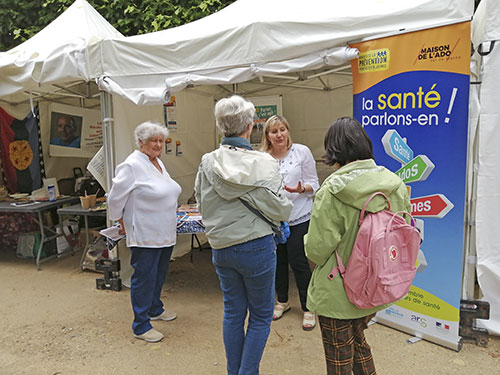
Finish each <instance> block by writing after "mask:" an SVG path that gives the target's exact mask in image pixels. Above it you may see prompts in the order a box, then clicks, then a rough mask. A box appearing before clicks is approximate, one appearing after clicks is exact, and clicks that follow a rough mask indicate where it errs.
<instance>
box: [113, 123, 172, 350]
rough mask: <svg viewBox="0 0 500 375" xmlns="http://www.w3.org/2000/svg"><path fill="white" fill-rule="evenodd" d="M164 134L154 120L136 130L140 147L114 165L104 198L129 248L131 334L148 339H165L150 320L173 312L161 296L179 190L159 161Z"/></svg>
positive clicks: (170, 247)
mask: <svg viewBox="0 0 500 375" xmlns="http://www.w3.org/2000/svg"><path fill="white" fill-rule="evenodd" d="M167 135H168V130H167V129H166V128H165V127H164V126H161V125H160V124H156V123H152V122H144V123H142V124H140V125H139V126H138V127H137V128H136V129H135V131H134V136H135V140H136V144H137V146H138V147H139V150H135V151H134V152H133V153H132V154H130V155H129V156H128V157H127V158H126V159H125V161H124V162H123V163H121V164H119V165H118V166H117V167H116V173H115V178H113V186H112V188H111V191H110V192H109V194H108V199H107V201H108V214H109V218H110V220H118V221H119V223H120V226H121V231H122V232H123V234H126V238H127V246H128V247H129V248H130V252H131V259H130V264H131V266H132V267H133V269H134V273H133V274H132V278H131V283H130V298H131V302H132V309H133V311H134V322H133V323H132V330H133V332H134V336H135V337H137V338H139V339H142V340H145V341H147V342H157V341H160V340H161V339H162V338H163V334H162V333H161V332H158V331H157V330H155V329H154V328H153V327H152V325H151V322H150V321H151V320H166V321H168V320H173V319H175V318H176V317H177V315H176V314H175V313H174V312H169V311H165V310H164V309H163V303H162V302H161V300H160V294H161V289H162V286H163V284H164V283H165V279H166V277H167V273H168V266H169V263H170V257H171V255H172V250H173V247H174V245H175V241H176V209H177V199H178V197H179V195H180V193H181V187H180V186H179V184H177V182H175V181H174V180H172V178H171V177H170V175H169V174H168V172H167V170H166V169H165V166H164V165H163V163H162V161H161V160H160V155H161V153H162V149H163V147H164V144H165V143H164V141H165V138H166V137H167Z"/></svg>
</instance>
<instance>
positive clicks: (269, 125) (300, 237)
mask: <svg viewBox="0 0 500 375" xmlns="http://www.w3.org/2000/svg"><path fill="white" fill-rule="evenodd" d="M261 150H262V151H265V152H268V153H269V154H271V156H273V157H274V158H275V159H276V160H278V162H279V167H280V173H281V175H282V176H283V179H284V182H285V190H286V196H287V198H288V199H289V200H291V201H292V202H293V209H292V213H291V214H290V219H289V222H288V223H289V225H290V237H289V238H288V240H287V242H286V243H285V244H280V245H278V249H277V265H276V298H277V302H276V305H275V306H274V316H273V320H277V319H280V318H281V317H282V316H283V314H284V313H286V312H287V311H289V310H290V304H289V302H288V265H289V264H290V267H291V268H292V271H293V273H294V275H295V282H296V284H297V289H298V292H299V299H300V305H301V307H302V310H303V312H304V316H303V320H302V328H303V329H304V330H306V331H309V330H311V329H313V328H314V326H315V325H316V318H315V316H314V313H312V312H310V311H308V310H307V306H306V299H307V288H308V286H309V280H310V279H311V268H310V266H309V262H308V261H307V258H306V256H305V253H304V235H305V234H306V233H307V230H308V228H309V219H310V217H311V210H312V205H313V196H314V193H315V191H316V190H317V189H318V187H319V183H318V175H317V173H316V163H315V161H314V158H313V156H312V153H311V151H310V150H309V148H308V147H307V146H304V145H301V144H297V143H292V140H291V138H290V127H289V125H288V122H287V120H286V119H285V118H284V117H283V116H272V117H271V118H269V120H267V122H266V124H265V125H264V131H263V134H262V143H261Z"/></svg>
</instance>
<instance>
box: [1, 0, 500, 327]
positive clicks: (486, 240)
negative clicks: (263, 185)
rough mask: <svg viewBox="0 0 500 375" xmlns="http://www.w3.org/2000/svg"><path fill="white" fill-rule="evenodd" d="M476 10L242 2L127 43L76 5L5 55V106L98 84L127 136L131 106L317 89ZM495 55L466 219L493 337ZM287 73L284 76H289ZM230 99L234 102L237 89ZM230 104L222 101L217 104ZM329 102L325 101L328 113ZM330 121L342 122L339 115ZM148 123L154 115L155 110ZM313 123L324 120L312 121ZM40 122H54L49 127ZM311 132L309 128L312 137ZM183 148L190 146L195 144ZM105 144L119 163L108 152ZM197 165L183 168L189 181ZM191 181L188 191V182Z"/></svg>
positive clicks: (484, 74)
mask: <svg viewBox="0 0 500 375" xmlns="http://www.w3.org/2000/svg"><path fill="white" fill-rule="evenodd" d="M495 3H496V1H495V0H482V2H481V5H480V7H479V9H478V12H477V14H476V19H475V20H474V27H473V29H474V45H475V46H478V45H479V44H480V43H483V45H487V44H488V43H487V42H489V41H491V40H499V39H500V37H499V34H498V33H500V25H499V24H498V22H499V21H498V19H500V18H499V17H498V15H499V14H498V12H499V11H500V9H499V8H498V6H496V4H495ZM472 11H473V1H472V0H440V1H435V0H414V1H408V0H407V1H401V0H379V1H373V0H352V1H349V2H333V1H331V0H310V1H308V2H307V3H305V4H304V2H299V1H298V0H271V1H269V0H238V1H236V2H235V3H233V4H232V5H230V6H228V7H226V8H225V9H223V10H221V11H219V12H217V13H215V14H213V15H211V16H208V17H206V18H204V19H201V20H199V21H195V22H192V23H190V24H187V25H184V26H180V27H177V28H174V29H168V30H164V31H160V32H156V33H151V34H145V35H139V36H133V37H127V38H125V37H123V36H122V35H121V34H120V33H119V32H118V31H116V30H115V29H114V28H113V27H112V26H110V25H109V23H107V21H106V20H104V19H103V18H102V17H101V16H100V15H99V14H98V13H97V12H96V11H95V10H94V9H93V8H92V7H91V6H90V5H89V4H88V3H87V2H86V1H85V0H76V1H75V3H74V4H73V5H72V6H71V7H70V8H68V10H67V11H66V12H64V13H63V14H62V15H61V16H60V17H58V18H57V19H56V20H55V21H54V22H53V23H52V24H50V25H49V26H47V27H46V28H45V29H44V30H42V31H41V32H40V33H39V34H37V35H36V36H35V37H33V38H32V39H30V40H29V41H27V42H25V43H23V44H21V45H19V46H18V47H16V48H14V49H12V50H10V51H8V52H3V53H0V105H2V106H6V109H7V110H8V111H9V112H11V113H12V114H13V115H16V111H18V109H19V108H25V107H26V105H27V103H29V101H30V98H32V99H33V100H40V99H42V100H52V101H54V100H55V101H58V100H61V98H68V97H76V98H77V100H79V101H80V103H81V102H82V100H83V101H89V100H91V99H92V98H95V99H96V101H97V97H98V96H99V94H98V93H97V92H96V91H93V90H92V89H91V86H92V85H91V82H92V81H93V80H94V79H97V81H98V83H99V88H100V89H101V90H103V91H105V92H107V93H109V94H116V95H115V96H116V97H117V98H116V99H117V100H114V99H113V103H114V104H115V110H114V112H115V113H116V115H115V116H114V115H113V111H111V106H110V103H111V100H110V98H109V96H107V95H102V98H101V103H100V104H101V106H103V107H104V111H103V119H104V118H106V120H107V122H106V121H105V125H106V124H109V125H110V124H111V123H112V119H113V118H114V119H115V121H116V120H117V119H119V122H120V124H119V125H120V127H121V126H122V125H128V126H129V128H130V126H131V125H130V124H125V122H126V121H127V120H129V119H128V118H127V116H130V115H131V114H132V113H133V112H136V110H135V109H133V107H134V106H131V105H130V104H131V103H130V102H132V103H135V104H137V105H144V104H160V103H163V102H164V101H165V100H166V99H167V98H168V97H169V96H170V94H171V93H174V92H177V91H179V90H182V89H183V88H186V87H192V86H201V85H219V86H220V87H224V86H223V85H227V84H236V83H242V82H250V83H249V84H248V85H253V86H252V87H256V86H258V85H259V84H261V85H263V84H265V83H269V82H272V84H273V85H278V83H282V82H286V83H285V86H287V85H288V86H289V87H295V86H294V83H293V82H296V84H297V85H303V82H304V81H305V80H307V79H316V78H317V79H319V80H321V77H324V76H323V75H324V74H328V73H332V72H337V73H338V72H339V71H341V72H340V73H345V74H348V73H347V72H344V71H342V70H343V69H345V68H346V67H347V68H348V65H347V64H345V63H346V62H347V61H348V60H349V59H350V58H352V57H353V56H355V51H352V50H349V49H347V48H346V46H347V43H348V42H351V41H355V40H360V39H363V38H370V37H375V36H377V37H379V36H381V35H384V34H392V33H397V32H399V31H401V30H407V31H408V30H413V29H423V28H430V27H433V26H439V25H444V24H450V23H454V22H460V21H463V20H466V19H469V18H470V16H471V14H472ZM498 56H500V50H499V49H498V47H497V48H496V49H494V50H493V52H492V53H490V54H489V55H487V56H484V57H482V58H479V57H478V55H477V54H476V55H474V58H473V69H472V73H473V80H474V79H475V78H478V80H480V81H482V82H483V84H482V85H481V86H478V85H476V86H475V87H474V86H473V87H474V88H475V89H477V90H475V91H474V90H473V91H472V93H471V102H473V103H474V105H475V109H476V110H477V111H475V109H474V108H473V109H471V119H472V120H471V136H473V137H474V138H471V142H470V144H471V145H473V144H475V145H476V146H477V147H476V148H475V149H474V150H475V152H476V153H475V155H477V159H474V163H475V164H474V168H471V171H476V172H477V173H476V174H475V179H474V180H473V181H474V182H475V183H476V184H475V186H476V187H477V189H476V190H474V189H471V190H470V197H469V199H470V200H471V201H474V197H475V191H477V206H476V207H477V209H476V211H475V214H474V212H472V213H471V216H470V218H471V219H472V220H474V219H475V222H476V228H477V236H476V238H474V237H473V236H472V237H471V238H472V240H471V243H472V245H476V246H477V271H478V280H479V283H480V285H481V288H482V290H483V293H484V299H485V300H487V301H489V302H490V303H492V316H491V319H490V321H489V322H485V323H484V324H485V326H486V327H487V328H488V329H490V331H491V332H494V333H497V334H498V333H499V332H500V329H499V323H498V322H499V321H500V316H499V315H498V312H499V311H500V307H499V306H498V305H495V304H494V302H495V301H499V300H500V298H499V296H498V291H497V290H498V288H496V286H497V285H498V281H499V278H500V266H499V264H500V260H499V256H498V254H499V253H500V252H499V250H498V246H499V244H498V242H499V241H498V237H497V236H495V233H496V228H495V221H494V212H497V211H498V210H495V209H491V207H496V208H500V207H498V206H500V203H499V201H498V196H499V195H500V194H498V186H500V184H499V183H498V179H499V178H500V176H499V174H498V173H499V172H498V169H496V168H495V161H496V160H498V156H499V155H498V151H497V147H496V146H495V145H496V144H497V143H498V141H497V140H496V139H497V138H498V137H499V136H500V135H499V134H498V130H497V129H498V128H499V127H498V126H495V125H498V124H499V123H500V120H499V119H498V117H499V116H498V106H496V107H495V100H496V101H498V95H499V94H498V92H497V91H498V90H496V89H495V88H494V87H493V88H492V86H493V85H494V84H495V82H496V79H495V78H494V77H493V76H494V75H495V74H497V75H498V73H495V71H498V69H499V68H498V62H499V61H498V60H499V59H498ZM335 65H340V66H338V67H334V66H335ZM286 73H288V75H284V74H286ZM278 75H279V76H278ZM278 77H281V78H278ZM497 78H498V77H497ZM349 80H350V78H349V77H345V76H343V80H342V82H341V83H340V84H339V87H344V86H346V85H347V86H348V85H349V82H348V81H349ZM82 83H84V85H83V86H82ZM314 88H315V89H318V90H324V91H331V90H332V89H334V88H336V86H335V84H333V85H331V84H325V83H324V82H321V84H317V85H316V86H315V87H314ZM223 90H225V91H222V90H221V91H222V92H223V93H224V94H227V92H228V91H233V88H232V87H231V86H229V88H227V87H224V89H223ZM185 91H187V90H185ZM254 91H257V90H254ZM276 92H277V89H275V90H274V93H276ZM212 93H213V91H212ZM344 93H347V91H345V92H344ZM224 94H220V92H219V93H218V94H215V95H214V96H222V95H224ZM118 96H119V97H120V98H118ZM315 99H316V97H314V99H310V100H309V102H308V103H309V104H311V102H312V101H313V100H315ZM210 100H211V99H209V100H205V99H204V100H201V99H200V101H199V104H201V105H203V110H204V113H208V112H209V111H210V105H209V104H210ZM294 100H295V99H294ZM297 100H298V99H297ZM297 100H296V101H297ZM306 100H307V98H306ZM296 101H295V102H296ZM333 101H334V100H332V99H328V100H325V101H324V102H322V104H324V103H326V104H331V103H332V102H333ZM295 102H294V103H295ZM18 104H23V105H18ZM98 104H99V103H98ZM98 104H97V105H98ZM288 105H289V110H288V111H289V112H288V113H290V112H293V111H295V112H294V113H293V114H291V115H290V116H296V117H297V119H302V117H301V116H299V114H298V112H304V108H298V109H294V108H293V104H292V102H290V104H288ZM285 106H286V103H285ZM473 107H474V106H473ZM136 108H138V107H136ZM197 108H199V107H197ZM180 109H181V111H182V108H180ZM184 109H185V111H184V113H187V112H188V111H190V112H193V111H192V109H191V108H190V107H189V105H187V104H185V105H184ZM332 110H333V111H335V110H336V111H338V110H339V107H336V108H334V109H332ZM344 110H345V109H344ZM311 112H314V110H311ZM143 113H147V116H149V115H150V113H148V111H143ZM24 114H25V113H24ZM190 115H192V114H190ZM316 115H317V116H321V115H322V114H321V113H318V112H317V111H316ZM154 116H158V113H156V114H155V115H154ZM193 116H194V115H193ZM304 117H305V116H304ZM289 120H290V119H289ZM195 121H196V126H202V125H203V123H204V122H205V123H206V121H204V120H203V119H193V123H195ZM43 122H48V120H47V119H45V120H44V119H42V123H43ZM294 122H295V123H298V121H296V120H295V121H294ZM303 123H304V124H305V125H303V126H304V127H307V126H309V125H308V123H307V122H305V121H304V122H303ZM205 125H206V124H205ZM190 131H191V130H190ZM42 132H43V129H42ZM123 133H127V134H122V135H121V136H122V137H126V139H127V141H125V142H123V143H122V145H123V144H125V145H126V147H122V148H127V149H122V150H120V153H121V154H122V155H125V154H127V153H129V152H130V150H128V147H130V148H131V147H133V145H132V144H133V142H131V141H130V139H129V138H131V136H130V135H129V134H128V133H129V132H128V131H125V132H123ZM207 134H208V133H207ZM312 136H313V135H310V137H312ZM185 137H186V138H188V135H187V133H186V135H185ZM191 138H193V140H194V138H196V137H191ZM115 141H116V136H115ZM205 141H206V139H205ZM304 143H306V144H307V143H308V142H307V141H304ZM105 144H106V145H107V146H106V147H108V152H110V153H112V150H111V149H112V145H111V143H105ZM204 147H207V146H204ZM200 150H201V148H200ZM200 156H201V155H200ZM196 157H197V156H196V155H195V156H193V157H192V159H191V160H190V161H189V163H185V164H186V165H187V164H189V165H187V166H188V167H190V168H191V169H193V170H195V167H196V165H195V163H194V160H195V159H196ZM119 159H120V158H118V161H120V160H119ZM109 160H112V159H110V157H108V164H107V169H108V171H109V172H112V170H113V168H114V165H113V164H114V163H112V162H111V163H109ZM177 161H178V162H179V163H180V162H181V160H180V159H178V160H177ZM175 168H177V167H175ZM180 169H181V168H180V167H179V173H180ZM182 173H186V172H185V171H183V172H182ZM193 173H194V172H193ZM174 175H175V173H174ZM185 176H186V180H187V179H188V177H189V176H188V174H185Z"/></svg>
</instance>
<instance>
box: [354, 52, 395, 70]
mask: <svg viewBox="0 0 500 375" xmlns="http://www.w3.org/2000/svg"><path fill="white" fill-rule="evenodd" d="M390 61H391V53H390V51H389V48H381V49H374V50H371V51H366V52H361V53H360V54H359V59H358V71H359V72H360V73H368V72H378V71H382V70H387V69H389V62H390Z"/></svg>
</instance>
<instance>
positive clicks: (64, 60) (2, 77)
mask: <svg viewBox="0 0 500 375" xmlns="http://www.w3.org/2000/svg"><path fill="white" fill-rule="evenodd" d="M107 38H114V39H119V38H123V35H122V34H120V33H119V32H118V31H117V30H116V29H115V28H114V27H113V26H111V24H110V23H108V22H107V21H106V20H105V19H104V18H103V17H102V16H101V15H100V14H99V13H98V12H97V11H96V10H95V9H94V8H93V7H92V6H91V5H89V4H88V3H87V2H86V1H85V0H76V1H75V2H74V3H73V4H72V5H71V6H70V7H69V8H68V9H67V10H66V11H65V12H63V13H62V14H61V15H60V16H59V17H58V18H56V19H55V20H54V21H53V22H52V23H50V24H49V25H48V26H47V27H45V28H44V29H43V30H41V31H40V32H39V33H38V34H36V35H35V36H33V37H32V38H31V39H29V40H27V41H26V42H24V43H22V44H20V45H18V46H17V47H15V48H13V49H11V50H9V51H7V52H1V53H0V97H1V98H3V99H4V100H7V101H10V102H16V101H19V100H21V99H23V100H25V99H26V98H27V95H26V94H23V92H33V95H34V96H35V97H36V95H37V94H47V93H52V92H54V91H60V90H61V89H60V88H58V87H55V86H51V85H52V84H58V85H61V84H68V83H72V84H75V83H76V82H81V81H89V80H91V79H93V78H95V77H91V76H90V75H89V72H88V71H89V69H88V62H87V61H86V60H85V54H84V51H85V48H86V47H87V46H89V45H92V44H96V43H98V42H99V41H100V40H102V39H107Z"/></svg>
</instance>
